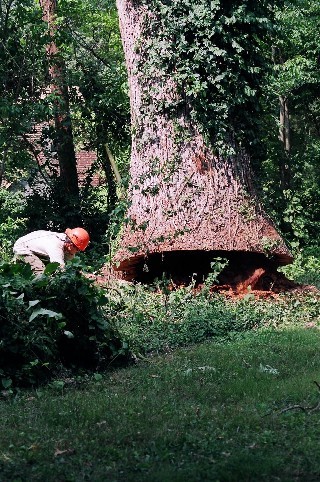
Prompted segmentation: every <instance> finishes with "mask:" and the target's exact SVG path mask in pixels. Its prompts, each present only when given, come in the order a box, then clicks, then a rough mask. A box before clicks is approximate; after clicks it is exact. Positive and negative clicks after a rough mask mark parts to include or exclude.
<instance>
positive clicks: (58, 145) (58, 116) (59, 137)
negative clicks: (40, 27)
mask: <svg viewBox="0 0 320 482" xmlns="http://www.w3.org/2000/svg"><path fill="white" fill-rule="evenodd" d="M40 5H41V7H42V11H43V20H44V21H45V22H47V24H48V29H49V34H50V36H51V38H52V41H51V42H50V44H49V45H48V46H47V57H48V60H49V77H50V83H51V84H50V90H51V93H52V94H54V95H55V119H54V120H55V139H54V149H55V150H56V152H57V158H58V161H59V168H60V179H61V182H62V185H63V187H64V189H65V191H66V194H68V195H70V196H72V197H74V200H75V202H76V203H77V201H78V198H79V186H78V175H77V166H76V155H75V149H74V142H73V134H72V127H71V118H70V109H69V93H68V86H67V84H66V82H65V73H64V63H63V60H62V59H61V57H60V56H59V51H58V48H57V45H56V44H55V42H54V35H55V31H56V25H55V15H56V6H57V2H56V0H40Z"/></svg>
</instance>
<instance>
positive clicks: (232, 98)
mask: <svg viewBox="0 0 320 482" xmlns="http://www.w3.org/2000/svg"><path fill="white" fill-rule="evenodd" d="M141 4H142V5H143V6H144V8H145V11H146V12H147V13H146V15H145V17H144V20H143V37H144V39H145V41H144V42H140V43H139V45H138V46H137V53H138V54H139V59H140V61H139V64H138V66H137V68H138V71H139V72H140V75H141V74H142V76H141V77H140V79H141V78H143V80H144V84H143V85H142V89H143V99H142V109H143V110H144V112H143V113H144V114H145V115H146V116H149V120H150V119H151V121H152V117H154V118H155V116H156V115H157V114H159V113H161V114H162V115H165V116H167V118H168V119H171V120H172V119H174V118H177V113H179V112H183V114H184V115H186V116H187V117H188V118H189V120H190V122H192V123H194V124H195V125H196V126H197V128H199V129H200V130H201V132H202V133H203V134H204V135H205V137H206V138H207V139H208V140H209V141H210V143H211V145H214V146H215V148H217V149H218V150H219V151H220V152H221V151H223V150H225V147H226V141H227V140H228V139H230V135H232V137H233V136H235V138H236V140H237V141H238V142H240V143H242V144H244V143H246V142H247V143H252V142H255V138H256V126H255V123H256V118H257V115H256V114H257V111H258V110H259V108H260V105H259V100H258V99H259V93H260V88H261V83H262V79H263V76H264V74H265V73H266V69H267V67H268V63H267V62H266V59H265V56H264V54H263V45H264V41H265V40H263V39H267V38H270V33H271V31H272V28H273V24H272V10H271V8H270V6H269V2H267V1H264V0H260V1H246V2H243V3H241V4H239V2H237V1H235V0H231V1H227V2H225V1H224V2H222V1H220V0H213V1H209V0H177V1H174V2H173V1H168V0H142V1H141ZM148 79H151V80H148ZM170 81H171V83H170ZM172 87H173V88H172ZM170 88H172V89H171V91H170ZM166 90H167V91H166Z"/></svg>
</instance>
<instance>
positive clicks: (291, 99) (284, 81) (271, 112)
mask: <svg viewBox="0 0 320 482" xmlns="http://www.w3.org/2000/svg"><path fill="white" fill-rule="evenodd" d="M319 16H320V7H319V3H318V2H316V1H310V2H307V1H304V0H303V1H302V0H293V1H290V2H285V3H284V5H283V7H282V8H277V12H276V20H277V30H275V32H274V35H273V39H272V46H271V47H272V48H271V49H270V50H269V56H270V62H272V63H273V71H272V72H270V75H269V76H268V78H267V79H266V83H265V89H264V92H265V94H264V99H265V102H264V109H263V113H262V115H261V122H262V139H263V143H262V145H263V147H264V149H262V150H261V152H260V157H259V159H260V161H261V163H260V169H259V177H258V179H259V181H260V185H261V186H262V193H263V197H264V199H265V203H266V205H267V207H268V210H269V212H271V213H272V214H273V216H274V217H275V219H277V220H278V223H279V225H280V226H281V229H282V230H283V232H284V233H285V235H286V236H287V237H288V239H290V241H291V245H292V247H293V248H294V247H297V246H299V245H300V246H305V245H308V244H309V245H310V244H311V243H312V242H313V240H314V241H315V243H316V244H317V241H316V240H317V239H318V237H319V219H320V217H319V214H320V213H319V188H318V186H319V181H320V171H319V166H320V162H319V155H320V144H319V134H320V131H319V119H320V99H319V92H320V69H319V65H320V63H319V59H320V48H319V42H318V38H317V34H316V32H317V31H318V28H319ZM279 100H280V106H279ZM279 110H280V115H279ZM261 154H262V155H261ZM311 206H313V208H311ZM310 208H311V209H310Z"/></svg>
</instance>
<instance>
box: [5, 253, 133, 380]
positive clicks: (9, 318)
mask: <svg viewBox="0 0 320 482" xmlns="http://www.w3.org/2000/svg"><path fill="white" fill-rule="evenodd" d="M80 267H81V266H80V265H79V260H76V259H75V260H73V262H71V263H70V264H69V265H68V266H67V267H66V269H65V270H64V271H60V270H59V271H55V269H56V264H55V263H52V264H49V265H48V266H47V268H46V271H45V273H44V274H43V275H42V276H41V277H35V276H34V275H33V273H32V271H31V268H30V267H29V265H27V264H23V263H21V264H19V263H16V264H10V263H1V264H0V379H1V380H2V385H3V386H4V387H5V388H6V387H8V386H10V385H11V384H12V383H13V384H15V385H28V384H37V383H39V382H41V381H45V380H48V379H50V378H51V377H52V376H55V375H56V374H57V373H58V372H60V371H61V369H68V370H69V371H70V370H71V371H76V370H78V369H79V368H84V369H95V370H96V369H103V368H104V367H105V366H106V364H107V363H110V361H111V360H113V359H114V358H115V357H118V356H119V355H120V354H125V348H124V346H123V344H122V343H121V341H120V339H119V336H118V335H117V333H116V330H115V329H114V327H113V326H112V325H111V323H110V321H109V320H108V319H106V316H105V311H104V309H103V307H104V305H105V304H106V303H107V299H106V297H105V295H104V292H103V291H102V290H101V289H100V288H99V287H97V286H95V285H94V284H93V282H92V281H91V280H89V279H87V278H86V277H85V276H83V275H82V274H81V271H80V269H79V268H80Z"/></svg>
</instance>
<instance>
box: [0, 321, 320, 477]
mask: <svg viewBox="0 0 320 482" xmlns="http://www.w3.org/2000/svg"><path fill="white" fill-rule="evenodd" d="M301 321H302V322H301V325H300V326H299V325H294V326H288V325H286V326H284V327H283V328H281V327H280V328H279V327H277V328H272V327H269V328H263V327H262V328H259V329H257V330H253V331H249V332H246V333H242V334H238V335H236V336H235V337H234V338H233V339H230V340H229V341H223V342H222V341H220V342H219V341H213V340H208V341H206V342H204V343H202V344H198V345H194V346H190V347H188V348H177V349H175V350H173V351H171V352H170V353H167V354H166V355H162V356H153V357H150V358H149V359H148V361H139V362H137V363H136V364H135V365H134V366H131V367H127V368H122V369H115V370H112V371H109V372H107V373H105V374H102V375H101V374H96V375H95V376H92V377H90V378H86V377H81V378H72V379H70V380H65V382H64V383H62V382H59V380H56V381H55V382H52V383H51V384H50V385H49V386H47V387H43V388H41V389H37V390H28V391H19V392H18V393H17V394H16V395H14V396H13V395H11V396H9V397H5V396H3V399H2V400H1V402H0V407H1V408H0V410H1V411H0V416H1V440H0V480H1V482H6V481H15V482H18V481H26V482H27V481H28V482H29V481H48V482H49V481H55V482H56V481H61V482H62V481H65V482H67V481H70V482H71V481H79V482H80V481H92V482H95V481H97V482H98V481H99V482H100V481H101V482H102V481H110V482H111V481H114V482H115V481H119V482H120V481H126V482H129V481H139V482H140V481H141V482H142V481H151V482H153V481H154V482H156V481H159V482H160V481H161V482H166V481H170V482H171V481H172V482H178V481H184V480H186V479H187V480H189V481H206V480H207V481H215V482H217V481H261V480H262V481H277V480H280V481H288V482H289V481H290V482H291V481H293V480H294V481H317V480H319V479H320V451H319V446H318V443H319V439H320V410H317V409H316V410H313V408H314V407H316V406H317V404H318V402H319V401H320V390H319V387H318V385H317V383H315V382H319V383H320V357H319V345H320V330H319V328H318V327H317V324H315V326H313V327H311V328H306V327H305V325H304V323H303V320H301Z"/></svg>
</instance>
